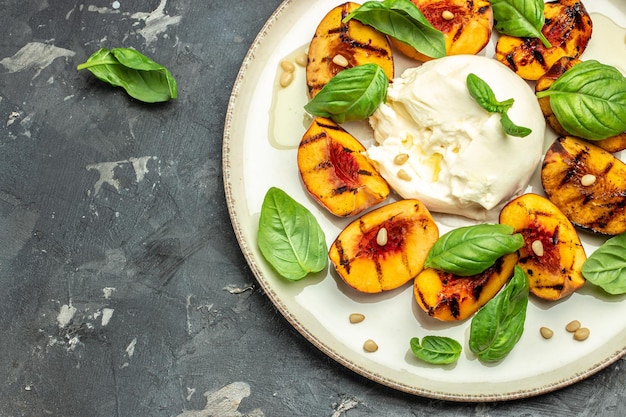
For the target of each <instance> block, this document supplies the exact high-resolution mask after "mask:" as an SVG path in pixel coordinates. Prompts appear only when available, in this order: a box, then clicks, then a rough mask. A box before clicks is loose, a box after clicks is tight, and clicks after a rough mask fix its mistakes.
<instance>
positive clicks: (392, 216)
mask: <svg viewBox="0 0 626 417" xmlns="http://www.w3.org/2000/svg"><path fill="white" fill-rule="evenodd" d="M438 238H439V229H438V228H437V224H436V223H435V221H434V220H433V218H432V216H431V214H430V212H429V211H428V209H427V208H426V207H425V206H424V205H423V204H422V203H421V202H420V201H418V200H410V199H409V200H400V201H397V202H394V203H390V204H387V205H385V206H382V207H379V208H377V209H375V210H372V211H370V212H368V213H366V214H364V215H363V216H361V217H360V218H359V219H357V220H355V221H353V222H352V223H350V224H349V225H348V226H347V227H346V228H345V229H344V230H342V231H341V233H340V234H339V236H337V239H336V240H335V241H334V242H333V244H332V245H331V246H330V249H329V251H328V256H329V258H330V261H331V263H332V264H333V265H334V267H335V270H336V271H337V273H338V274H339V276H340V277H341V278H342V279H343V281H344V282H345V283H346V284H348V285H349V286H350V287H352V288H354V289H356V290H358V291H361V292H364V293H379V292H382V291H387V290H393V289H395V288H398V287H401V286H402V285H404V284H406V283H407V282H409V281H410V280H412V279H413V278H415V276H416V275H417V274H418V273H420V271H422V269H423V268H424V262H425V261H426V255H428V252H429V251H430V248H431V247H432V246H433V245H434V244H435V241H436V240H437V239H438Z"/></svg>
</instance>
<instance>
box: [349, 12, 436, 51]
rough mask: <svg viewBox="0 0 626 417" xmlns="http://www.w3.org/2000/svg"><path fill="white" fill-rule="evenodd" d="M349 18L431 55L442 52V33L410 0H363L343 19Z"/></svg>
mask: <svg viewBox="0 0 626 417" xmlns="http://www.w3.org/2000/svg"><path fill="white" fill-rule="evenodd" d="M350 19H356V20H358V21H359V22H361V23H363V24H366V25H369V26H372V27H373V28H375V29H376V30H378V31H379V32H382V33H384V34H385V35H389V36H391V37H392V38H395V39H397V40H399V41H402V42H404V43H406V44H408V45H410V46H412V47H413V48H415V49H416V50H418V51H419V52H421V53H423V54H424V55H427V56H429V57H431V58H441V57H444V56H445V55H446V41H445V37H444V36H443V33H441V31H439V30H438V29H435V28H434V27H433V25H432V24H431V23H430V22H429V21H428V20H427V19H426V17H424V15H423V14H422V12H421V11H420V9H418V8H417V6H416V5H415V4H413V2H411V1H410V0H384V1H382V2H379V1H367V2H365V3H363V5H361V6H360V7H359V8H357V9H356V10H354V11H353V12H352V13H350V14H349V15H348V16H346V17H345V18H344V19H343V21H344V22H347V21H348V20H350Z"/></svg>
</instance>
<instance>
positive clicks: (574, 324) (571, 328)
mask: <svg viewBox="0 0 626 417" xmlns="http://www.w3.org/2000/svg"><path fill="white" fill-rule="evenodd" d="M578 329H580V322H579V321H578V320H572V321H570V322H569V323H567V325H566V326H565V330H567V331H568V332H570V333H574V332H575V331H576V330H578Z"/></svg>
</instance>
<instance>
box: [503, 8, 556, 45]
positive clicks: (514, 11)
mask: <svg viewBox="0 0 626 417" xmlns="http://www.w3.org/2000/svg"><path fill="white" fill-rule="evenodd" d="M491 8H492V9H493V20H494V27H495V28H496V30H497V31H498V32H500V33H503V34H505V35H510V36H516V37H519V38H539V40H541V42H542V43H543V45H544V46H545V47H546V48H551V47H552V45H551V44H550V41H548V39H546V37H545V36H544V35H543V33H542V32H541V29H542V28H543V25H544V23H545V20H546V18H545V15H544V9H545V4H544V1H543V0H491Z"/></svg>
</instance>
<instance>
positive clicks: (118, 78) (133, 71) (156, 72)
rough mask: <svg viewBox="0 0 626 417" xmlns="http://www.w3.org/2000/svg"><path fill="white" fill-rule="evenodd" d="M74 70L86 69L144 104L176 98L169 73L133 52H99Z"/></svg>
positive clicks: (173, 80)
mask: <svg viewBox="0 0 626 417" xmlns="http://www.w3.org/2000/svg"><path fill="white" fill-rule="evenodd" d="M77 69H78V70H79V71H80V70H82V69H88V70H89V71H90V72H91V73H92V74H93V75H94V76H96V78H98V79H99V80H101V81H104V82H107V83H109V84H111V85H113V86H116V87H122V88H123V89H124V90H126V92H127V93H128V95H130V96H131V97H133V98H136V99H137V100H140V101H143V102H146V103H157V102H163V101H168V100H170V99H174V98H176V97H177V95H178V87H177V85H176V80H175V79H174V77H173V76H172V74H171V73H170V72H169V71H168V70H167V69H166V68H165V67H164V66H162V65H160V64H157V63H156V62H154V61H152V60H150V59H149V58H147V57H146V56H144V55H143V54H141V53H140V52H137V51H136V50H134V49H129V48H114V49H111V50H108V49H105V48H103V49H100V50H98V51H96V52H94V53H93V54H92V55H91V56H90V57H89V58H88V59H87V61H86V62H84V63H82V64H80V65H78V66H77Z"/></svg>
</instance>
